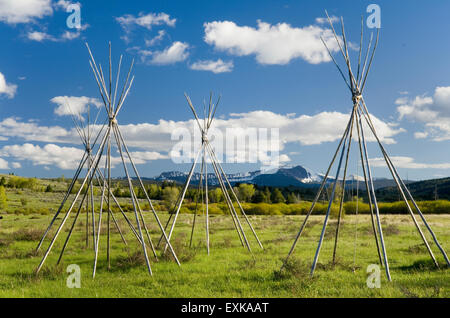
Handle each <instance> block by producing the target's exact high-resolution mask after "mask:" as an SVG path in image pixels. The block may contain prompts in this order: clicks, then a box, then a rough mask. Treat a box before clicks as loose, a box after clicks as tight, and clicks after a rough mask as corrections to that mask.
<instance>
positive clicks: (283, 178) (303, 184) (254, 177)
mask: <svg viewBox="0 0 450 318" xmlns="http://www.w3.org/2000/svg"><path fill="white" fill-rule="evenodd" d="M187 175H188V174H187V173H185V172H180V171H167V172H163V173H161V174H160V175H159V176H157V177H155V178H151V179H152V180H154V181H158V182H162V181H174V182H177V183H184V182H185V181H186V178H187ZM227 177H228V179H229V181H230V183H232V184H236V183H252V184H255V185H258V186H269V187H298V188H311V187H318V186H319V185H320V183H321V182H322V180H323V177H324V176H323V174H319V173H316V172H313V171H311V170H309V169H307V168H304V167H302V166H301V165H297V166H293V167H288V166H286V167H282V168H279V169H276V170H273V171H261V170H256V171H250V172H240V173H231V174H227ZM333 180H334V178H332V177H328V182H330V181H333ZM347 180H348V181H347V183H354V184H355V186H356V181H357V180H360V181H362V182H359V187H360V188H361V189H363V188H364V187H365V185H364V182H363V180H364V179H363V178H362V177H360V176H354V175H351V176H349V177H348V178H347ZM199 181H200V173H198V172H195V173H194V174H193V175H192V178H191V183H192V184H198V182H199ZM208 184H210V185H218V180H217V178H216V176H215V174H214V173H208ZM394 185H395V182H394V180H392V179H386V178H379V179H374V187H375V189H379V188H384V187H390V186H394Z"/></svg>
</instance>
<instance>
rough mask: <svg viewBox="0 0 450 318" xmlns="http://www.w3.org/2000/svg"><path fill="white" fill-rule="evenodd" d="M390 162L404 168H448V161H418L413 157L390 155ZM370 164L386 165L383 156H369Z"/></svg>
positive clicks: (449, 163)
mask: <svg viewBox="0 0 450 318" xmlns="http://www.w3.org/2000/svg"><path fill="white" fill-rule="evenodd" d="M390 158H391V161H392V163H393V164H394V166H395V167H396V168H404V169H450V162H444V163H419V162H415V160H414V158H411V157H402V156H393V157H390ZM370 164H371V165H372V166H373V167H387V166H386V161H385V160H384V158H381V157H380V158H371V159H370Z"/></svg>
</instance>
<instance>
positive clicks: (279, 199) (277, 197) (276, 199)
mask: <svg viewBox="0 0 450 318" xmlns="http://www.w3.org/2000/svg"><path fill="white" fill-rule="evenodd" d="M271 199H272V203H284V202H286V199H285V198H284V196H283V193H281V191H280V189H278V188H275V189H274V190H273V192H272V196H271Z"/></svg>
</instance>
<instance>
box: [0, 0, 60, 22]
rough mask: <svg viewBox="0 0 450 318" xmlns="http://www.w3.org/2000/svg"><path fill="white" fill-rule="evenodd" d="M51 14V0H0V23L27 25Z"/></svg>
mask: <svg viewBox="0 0 450 318" xmlns="http://www.w3.org/2000/svg"><path fill="white" fill-rule="evenodd" d="M52 14H53V8H52V2H51V0H0V21H1V22H5V23H8V24H18V23H29V22H34V21H35V20H36V19H40V18H43V17H45V16H50V15H52Z"/></svg>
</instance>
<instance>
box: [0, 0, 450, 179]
mask: <svg viewBox="0 0 450 318" xmlns="http://www.w3.org/2000/svg"><path fill="white" fill-rule="evenodd" d="M24 3H25V4H26V5H22V4H24ZM70 3H79V4H81V23H82V28H81V29H80V30H76V29H69V28H68V27H67V25H66V19H67V17H68V16H69V15H70V13H67V12H66V7H67V5H69V4H70ZM370 3H376V4H378V5H379V6H380V8H381V26H382V27H381V35H380V43H379V46H378V50H377V53H376V56H375V60H374V65H373V69H372V71H371V73H370V74H369V79H368V82H367V88H366V91H365V94H364V95H365V98H366V101H367V104H368V107H369V109H370V111H371V113H372V115H373V116H375V117H376V118H378V119H379V127H380V134H381V135H382V136H383V137H384V140H385V142H386V143H387V145H386V146H387V150H388V151H389V153H390V154H391V156H393V158H394V159H395V160H394V162H395V163H396V164H397V167H398V168H399V171H400V173H401V175H402V176H403V177H405V178H406V177H408V178H409V179H416V180H418V179H429V178H435V177H444V176H449V175H450V173H449V172H450V150H449V149H450V148H449V147H448V142H449V141H448V140H449V139H450V75H449V71H448V70H449V69H450V59H449V56H450V42H449V41H447V40H446V31H448V30H449V29H450V20H449V19H448V12H450V3H447V2H444V1H429V2H423V1H395V2H394V1H376V2H373V1H358V2H356V1H346V2H343V1H341V2H336V1H257V2H256V1H245V2H243V1H145V2H144V1H131V0H130V1H79V2H74V1H73V2H70V1H50V0H0V38H1V39H2V49H1V50H0V158H1V160H0V168H1V169H2V170H0V172H2V173H8V172H15V173H16V174H19V175H26V176H38V177H50V176H59V175H61V174H64V175H66V176H69V175H71V174H72V173H73V170H72V169H73V168H74V164H75V163H76V161H77V160H78V156H79V151H80V150H77V149H81V147H80V142H79V139H78V137H77V136H76V135H75V132H74V130H73V125H72V121H71V119H70V117H69V116H67V115H64V114H65V112H64V109H65V108H64V105H62V104H63V102H62V101H64V100H65V99H64V98H62V97H63V96H67V97H68V98H69V99H70V103H71V105H72V106H73V107H80V109H83V107H84V106H85V105H86V103H87V102H90V103H91V104H92V105H93V106H92V108H95V105H96V104H97V103H98V101H99V97H100V96H99V93H98V90H97V87H96V84H95V81H94V79H93V75H92V73H91V71H90V68H89V63H88V59H89V56H88V52H87V50H86V47H85V45H84V43H85V42H86V41H87V42H88V43H89V44H90V46H91V48H92V50H93V52H94V55H95V57H96V59H97V61H99V62H102V63H103V64H104V65H105V64H106V59H107V45H108V41H111V42H112V47H113V59H114V62H115V63H117V60H118V56H119V55H120V54H124V67H125V66H128V65H129V63H130V62H131V59H132V58H135V60H136V64H135V69H134V75H135V82H134V84H133V87H132V89H131V91H130V95H129V97H128V98H127V101H126V103H125V105H124V108H123V110H122V111H121V112H120V115H119V118H118V119H119V123H120V124H121V125H122V126H123V132H124V135H125V137H126V138H127V140H129V142H130V146H132V149H133V151H134V152H135V153H136V156H137V157H138V159H139V161H140V164H139V166H138V168H139V170H140V171H141V174H142V175H145V176H154V175H157V174H159V173H160V172H162V171H165V170H181V171H186V170H187V169H188V167H189V166H188V165H187V164H176V163H174V162H172V160H171V159H170V158H169V153H170V150H171V147H172V146H173V143H174V142H173V141H171V132H172V131H173V129H176V128H183V127H189V125H190V124H192V115H191V113H190V111H189V109H188V107H187V104H186V101H185V99H184V96H183V93H184V92H187V93H188V94H189V95H190V96H191V99H192V101H193V102H194V104H196V105H200V103H201V101H202V100H203V99H204V98H208V96H209V92H210V91H213V92H214V93H215V94H218V93H220V94H221V95H222V100H221V105H220V107H219V109H218V112H217V116H218V121H217V127H218V128H221V129H225V128H226V127H230V126H239V127H245V126H246V125H247V126H248V125H252V126H253V127H265V128H271V127H275V128H279V130H280V139H281V140H284V143H283V146H282V148H281V152H280V153H281V154H282V155H283V163H285V164H289V165H297V164H301V165H304V166H306V167H308V168H310V169H312V170H314V171H317V172H321V171H324V170H325V169H326V168H327V165H328V161H329V160H330V158H331V155H332V153H333V152H334V150H335V147H336V146H337V139H338V138H339V137H340V136H339V135H340V134H341V133H342V131H343V129H344V125H345V120H346V116H348V114H349V111H350V109H351V106H352V105H351V96H350V93H349V92H348V90H346V86H345V84H344V82H343V81H342V79H341V78H340V76H339V74H338V72H337V71H336V69H335V67H334V65H333V64H332V63H331V62H330V61H329V59H328V58H327V57H326V55H321V54H322V53H324V51H323V50H324V49H323V47H321V46H317V41H318V37H317V34H316V33H314V32H319V33H320V32H325V33H324V34H327V33H326V32H329V30H327V29H328V28H329V27H328V25H327V24H323V23H320V22H318V20H317V18H323V17H324V15H325V14H324V10H325V9H327V10H328V12H329V14H330V15H331V16H336V17H340V16H343V18H344V21H345V27H346V31H347V38H348V39H349V40H350V41H351V42H352V43H355V44H357V43H358V41H359V32H360V18H361V15H364V17H365V18H367V16H368V14H367V13H366V7H367V6H368V5H369V4H370ZM370 31H371V29H368V28H367V27H366V28H365V32H366V35H368V34H369V32H370ZM283 32H284V33H283ZM248 34H250V37H249V38H247V37H246V36H247V35H248ZM320 34H322V33H320ZM284 36H286V37H284ZM280 39H283V40H280ZM335 53H337V52H335ZM317 54H318V55H317ZM351 54H352V55H353V58H355V57H356V54H357V51H355V50H353V51H352V52H351ZM335 56H337V54H335ZM340 62H341V63H342V60H340ZM202 68H203V70H201V69H202ZM205 68H206V69H207V70H204V69H205ZM213 71H214V72H213ZM58 97H59V98H58ZM95 99H98V100H97V101H96V100H95ZM58 109H59V111H58ZM101 116H103V117H102V118H104V116H105V113H102V114H101ZM343 123H344V124H343ZM369 152H370V157H371V158H373V159H374V161H373V163H374V171H375V173H374V174H375V175H376V176H379V177H385V176H388V171H387V169H386V168H382V167H377V166H378V165H379V161H377V159H376V158H378V157H380V153H379V152H378V151H377V148H376V147H375V144H374V143H370V144H369ZM353 157H354V158H356V152H355V153H353ZM260 166H261V163H260V162H258V163H237V164H226V168H227V170H228V171H230V172H237V171H247V170H252V169H258V168H259V167H260ZM356 166H357V164H356V161H354V162H353V163H350V169H351V170H352V173H358V170H357V168H356ZM114 173H115V175H122V174H123V172H122V171H121V169H118V167H117V168H116V169H114Z"/></svg>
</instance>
